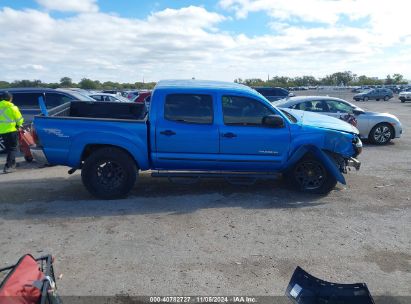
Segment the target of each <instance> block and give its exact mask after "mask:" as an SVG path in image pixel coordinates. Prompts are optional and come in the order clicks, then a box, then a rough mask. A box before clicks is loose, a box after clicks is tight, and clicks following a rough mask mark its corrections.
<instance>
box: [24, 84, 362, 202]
mask: <svg viewBox="0 0 411 304" xmlns="http://www.w3.org/2000/svg"><path fill="white" fill-rule="evenodd" d="M34 129H35V133H36V136H35V137H36V140H37V146H36V147H32V153H33V155H34V157H35V159H37V160H38V161H46V162H48V163H49V164H52V165H65V166H68V167H71V169H70V170H69V173H71V172H73V171H75V170H76V169H81V177H82V181H83V184H84V186H85V187H86V188H87V190H88V191H89V192H90V193H91V194H93V195H94V196H96V197H98V198H102V199H115V198H121V197H124V196H126V195H127V194H128V193H129V192H130V190H131V189H132V188H133V186H134V184H135V181H136V177H137V174H138V172H139V171H146V170H151V172H152V175H153V176H158V177H196V178H199V177H204V176H205V177H213V176H219V177H233V178H235V177H241V178H244V177H249V178H265V177H272V176H278V175H283V176H284V177H285V178H286V180H287V181H288V183H289V184H290V185H292V186H294V187H295V188H297V189H299V190H302V191H305V192H310V193H328V192H329V191H331V190H332V189H333V188H334V186H335V185H336V183H337V181H338V182H341V183H345V179H344V176H343V175H342V173H346V171H347V167H348V166H353V167H355V168H356V169H359V166H360V162H359V161H358V160H357V159H356V157H357V155H358V154H359V153H360V152H361V150H362V143H361V141H360V139H359V137H358V130H357V129H356V128H355V127H353V126H351V125H349V124H347V123H345V122H343V121H341V120H339V119H336V118H332V117H328V116H324V115H317V114H315V113H307V112H303V111H298V110H291V109H281V110H280V109H278V108H276V107H274V106H273V105H272V104H271V103H270V102H269V101H268V100H267V99H265V98H264V97H263V96H262V95H261V94H259V93H258V92H256V91H255V90H253V89H251V88H249V87H246V86H243V85H240V84H235V83H228V82H216V81H198V80H167V81H160V82H159V83H158V84H157V85H156V87H155V89H154V91H153V95H152V98H151V105H150V109H149V112H148V113H147V110H146V109H145V106H144V105H143V104H136V103H130V104H127V103H109V102H107V103H105V102H96V103H90V102H69V103H66V104H64V105H61V106H58V107H56V108H53V109H51V110H50V111H49V112H48V113H43V114H42V115H38V116H36V117H35V118H34Z"/></svg>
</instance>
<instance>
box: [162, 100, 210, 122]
mask: <svg viewBox="0 0 411 304" xmlns="http://www.w3.org/2000/svg"><path fill="white" fill-rule="evenodd" d="M164 118H165V119H167V120H171V121H176V122H183V123H195V124H212V123H213V99H212V97H211V96H210V95H199V94H170V95H167V97H166V101H165V103H164Z"/></svg>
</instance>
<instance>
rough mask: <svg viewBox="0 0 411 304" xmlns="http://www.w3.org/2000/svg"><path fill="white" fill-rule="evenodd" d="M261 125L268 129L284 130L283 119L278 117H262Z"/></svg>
mask: <svg viewBox="0 0 411 304" xmlns="http://www.w3.org/2000/svg"><path fill="white" fill-rule="evenodd" d="M262 124H263V126H265V127H269V128H284V126H285V124H284V118H282V117H281V116H280V115H267V116H264V117H263V120H262Z"/></svg>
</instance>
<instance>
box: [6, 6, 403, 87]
mask: <svg viewBox="0 0 411 304" xmlns="http://www.w3.org/2000/svg"><path fill="white" fill-rule="evenodd" d="M230 1H231V3H232V5H237V6H238V5H239V4H238V3H237V4H234V2H238V0H226V2H227V3H226V4H229V3H228V2H230ZM289 1H292V0H289ZM394 1H395V0H394ZM249 2H251V1H249ZM227 8H228V7H227ZM222 22H235V21H231V20H230V19H229V18H228V17H225V16H223V15H221V14H217V13H214V12H210V11H207V10H206V9H205V8H203V7H197V6H189V7H185V8H181V9H165V10H162V11H158V12H154V13H152V14H150V15H149V16H148V17H147V18H146V19H135V18H124V17H120V16H117V15H112V14H107V13H102V12H98V11H91V12H90V11H87V12H84V13H78V14H76V15H74V16H71V17H66V18H58V19H56V18H53V17H52V16H51V15H50V14H49V13H48V12H47V11H39V10H15V9H11V8H7V7H6V8H3V9H0V36H1V37H2V38H3V39H2V41H7V43H5V44H3V45H2V48H1V49H0V69H1V70H2V76H1V78H2V79H1V80H8V81H12V80H15V79H41V80H43V81H58V80H59V79H60V78H61V77H63V76H69V77H71V78H73V79H74V80H75V81H79V80H80V79H81V78H83V77H88V78H92V79H99V80H101V81H107V80H114V81H121V82H135V81H141V80H142V79H143V77H144V78H145V80H147V81H157V80H159V79H164V78H191V77H193V76H194V77H196V78H197V79H201V78H202V79H217V80H229V81H232V80H233V79H234V78H237V77H241V78H253V77H259V78H266V77H267V74H268V73H269V74H270V75H275V74H277V75H288V76H297V75H313V76H317V77H318V76H324V75H325V74H327V73H332V72H335V71H339V70H352V71H353V72H357V73H365V74H367V72H368V71H370V72H373V73H374V72H377V70H375V66H376V65H375V64H376V63H378V64H379V65H380V66H381V67H380V68H379V69H378V73H379V74H378V76H381V77H383V76H385V75H386V74H388V73H391V74H392V73H393V72H397V71H398V70H397V68H398V65H397V66H395V65H392V66H391V65H381V64H380V62H381V61H383V59H384V58H386V57H389V56H391V57H392V56H393V55H392V54H389V53H386V52H385V50H384V49H383V48H381V45H388V46H392V45H393V44H392V43H393V42H385V41H381V40H380V34H379V33H375V30H373V29H367V28H354V27H349V26H344V27H341V26H334V25H332V24H331V25H329V26H324V27H321V28H311V29H307V28H302V27H295V26H291V25H290V23H289V22H288V19H281V20H280V21H278V20H276V19H275V18H273V23H272V24H271V26H272V27H275V28H277V29H278V30H279V32H280V34H274V33H271V34H266V35H262V36H255V37H249V36H246V35H243V34H240V35H237V34H232V33H227V32H223V31H221V30H219V27H220V24H221V23H222ZM330 22H331V23H332V22H333V21H332V18H330ZM376 26H377V25H376ZM389 27H391V25H390V26H389ZM399 32H401V30H399ZM384 33H385V31H384ZM387 33H388V31H387ZM391 34H392V33H391ZM392 36H393V37H396V35H394V34H392ZM390 39H392V38H390ZM390 41H392V40H390ZM410 53H411V52H410ZM404 54H405V53H404ZM401 58H409V57H407V56H406V55H402V57H401ZM388 59H389V58H387V62H392V63H397V62H398V60H393V59H391V60H388ZM401 71H405V72H404V75H405V76H406V77H410V76H411V75H410V72H409V71H411V61H409V60H408V61H406V62H403V63H402V65H401ZM407 71H408V72H407Z"/></svg>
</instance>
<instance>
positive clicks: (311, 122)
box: [282, 109, 359, 134]
mask: <svg viewBox="0 0 411 304" xmlns="http://www.w3.org/2000/svg"><path fill="white" fill-rule="evenodd" d="M282 110H284V111H287V112H288V113H290V114H291V115H293V116H294V117H295V118H296V119H297V120H298V123H300V124H301V125H304V126H310V127H316V128H323V129H330V130H337V131H342V132H347V133H353V134H359V132H358V129H357V128H356V127H354V126H353V125H350V124H349V123H346V122H345V121H342V120H341V119H338V118H334V117H331V116H328V115H324V114H317V113H312V112H308V111H301V110H293V109H282Z"/></svg>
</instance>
